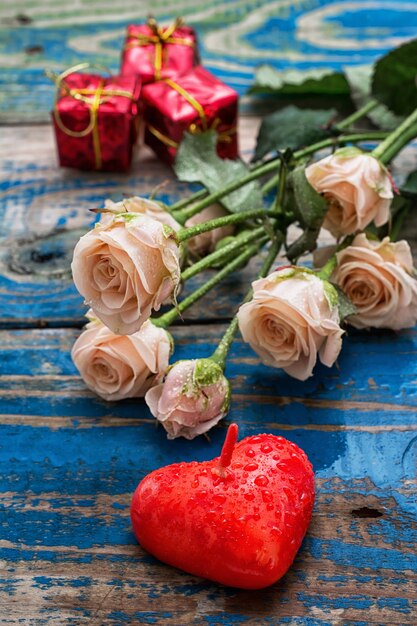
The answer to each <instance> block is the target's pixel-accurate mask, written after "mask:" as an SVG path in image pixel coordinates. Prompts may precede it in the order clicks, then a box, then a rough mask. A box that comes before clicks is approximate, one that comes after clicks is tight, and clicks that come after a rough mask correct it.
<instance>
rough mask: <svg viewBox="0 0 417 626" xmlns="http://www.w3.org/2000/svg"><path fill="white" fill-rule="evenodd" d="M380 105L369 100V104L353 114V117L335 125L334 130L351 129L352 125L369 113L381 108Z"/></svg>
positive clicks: (376, 101)
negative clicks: (378, 107)
mask: <svg viewBox="0 0 417 626" xmlns="http://www.w3.org/2000/svg"><path fill="white" fill-rule="evenodd" d="M380 104H381V103H380V102H378V100H369V102H367V103H366V104H364V105H363V107H361V108H360V109H358V110H357V111H355V112H354V113H352V115H348V117H345V119H344V120H342V121H341V122H339V124H335V126H334V128H335V129H336V130H344V129H345V128H349V126H350V125H351V124H354V123H355V122H357V121H358V120H360V119H361V118H362V117H364V116H365V115H367V113H369V112H370V111H373V110H374V109H376V107H377V106H380Z"/></svg>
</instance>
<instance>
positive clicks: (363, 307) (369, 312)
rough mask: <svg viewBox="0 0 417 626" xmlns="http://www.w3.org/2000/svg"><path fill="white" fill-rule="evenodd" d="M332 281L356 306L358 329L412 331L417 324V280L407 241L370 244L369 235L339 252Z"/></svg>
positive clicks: (353, 317) (352, 318)
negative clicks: (413, 274)
mask: <svg viewBox="0 0 417 626" xmlns="http://www.w3.org/2000/svg"><path fill="white" fill-rule="evenodd" d="M336 257H337V267H336V269H335V271H334V272H333V274H332V280H333V281H334V282H335V283H336V284H337V285H339V287H340V288H341V289H342V291H344V293H345V294H346V295H347V296H348V298H349V299H350V300H351V301H352V303H353V304H354V305H355V307H356V310H357V314H355V315H351V316H349V318H348V320H347V321H348V322H349V324H352V326H355V328H369V327H373V328H391V329H393V330H400V329H401V328H411V327H412V326H414V325H415V324H416V323H417V281H416V280H415V279H414V278H413V276H412V272H413V260H412V257H411V251H410V246H409V245H408V243H407V242H406V241H398V242H397V243H393V242H391V241H390V240H389V237H385V239H383V240H382V241H369V240H368V239H367V238H366V235H365V234H363V233H362V234H360V235H357V236H356V237H355V239H354V240H353V242H352V244H351V245H350V246H348V247H347V248H344V249H343V250H341V251H340V252H338V253H337V255H336Z"/></svg>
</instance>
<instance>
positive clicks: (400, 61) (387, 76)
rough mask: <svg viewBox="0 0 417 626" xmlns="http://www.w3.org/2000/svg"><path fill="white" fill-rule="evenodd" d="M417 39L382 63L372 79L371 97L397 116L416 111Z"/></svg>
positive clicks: (395, 51)
mask: <svg viewBox="0 0 417 626" xmlns="http://www.w3.org/2000/svg"><path fill="white" fill-rule="evenodd" d="M416 77H417V39H413V40H412V41H409V42H407V43H405V44H403V45H402V46H399V47H398V48H395V49H394V50H391V52H389V53H388V54H386V55H385V56H383V57H382V58H381V59H379V60H378V61H377V62H376V64H375V70H374V75H373V78H372V94H373V96H374V97H375V98H377V99H378V100H380V101H381V102H383V103H384V104H386V106H387V107H388V108H389V109H390V110H391V111H393V112H394V113H396V114H397V115H409V114H410V113H412V112H413V111H414V109H416V108H417V84H416Z"/></svg>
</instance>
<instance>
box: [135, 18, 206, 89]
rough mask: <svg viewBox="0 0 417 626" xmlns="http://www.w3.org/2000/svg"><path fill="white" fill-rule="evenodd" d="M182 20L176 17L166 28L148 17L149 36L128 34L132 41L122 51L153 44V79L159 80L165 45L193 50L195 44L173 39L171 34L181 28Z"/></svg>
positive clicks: (189, 41) (185, 40)
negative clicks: (172, 44)
mask: <svg viewBox="0 0 417 626" xmlns="http://www.w3.org/2000/svg"><path fill="white" fill-rule="evenodd" d="M182 24H183V20H182V18H181V17H177V19H176V20H175V22H174V23H173V24H171V25H170V26H167V27H166V28H163V27H162V26H159V25H158V23H157V21H156V20H155V19H154V18H153V17H150V18H149V19H148V21H147V22H146V25H147V26H148V28H149V29H150V30H151V32H152V34H151V35H145V34H144V33H137V34H136V35H133V34H129V35H128V39H133V41H128V42H127V43H126V44H125V47H124V49H125V50H129V49H130V48H137V47H138V46H149V44H153V45H154V46H155V58H154V67H155V79H156V80H160V78H161V70H162V65H163V51H164V45H165V44H167V43H174V44H178V45H181V46H190V47H191V48H194V46H195V43H194V41H191V40H190V39H185V38H183V37H173V33H174V32H175V31H176V30H177V28H179V27H180V26H182Z"/></svg>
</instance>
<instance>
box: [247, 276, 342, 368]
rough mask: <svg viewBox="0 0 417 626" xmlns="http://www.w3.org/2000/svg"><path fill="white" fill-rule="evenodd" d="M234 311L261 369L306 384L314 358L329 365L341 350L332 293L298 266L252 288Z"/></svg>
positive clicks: (337, 319)
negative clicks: (275, 370) (248, 297)
mask: <svg viewBox="0 0 417 626" xmlns="http://www.w3.org/2000/svg"><path fill="white" fill-rule="evenodd" d="M252 287H253V296H252V300H251V301H250V302H247V303H246V304H243V305H242V306H241V307H240V309H239V312H238V321H239V328H240V332H241V333H242V337H243V339H244V341H246V342H247V343H249V344H250V346H251V347H252V348H253V350H255V352H256V353H257V354H258V355H259V356H260V357H261V360H262V362H263V363H265V365H270V366H272V367H277V368H282V369H283V370H284V371H285V372H287V373H288V374H290V375H291V376H293V377H294V378H298V379H299V380H306V378H308V377H309V376H311V375H312V372H313V368H314V365H315V364H316V361H317V356H319V358H320V361H321V362H322V363H324V365H327V366H328V367H331V366H332V365H333V363H334V362H335V361H336V358H337V356H338V354H339V352H340V349H341V347H342V335H343V331H342V329H341V328H340V326H339V312H338V308H337V293H336V291H335V289H334V288H333V287H332V286H331V285H330V283H328V282H327V281H323V280H321V279H320V278H318V277H317V276H315V275H314V274H313V273H311V272H308V271H304V270H302V269H299V268H291V267H289V268H283V269H280V270H277V271H275V272H272V273H271V274H269V276H267V277H266V278H261V279H260V280H257V281H255V282H254V283H253V284H252Z"/></svg>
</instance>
